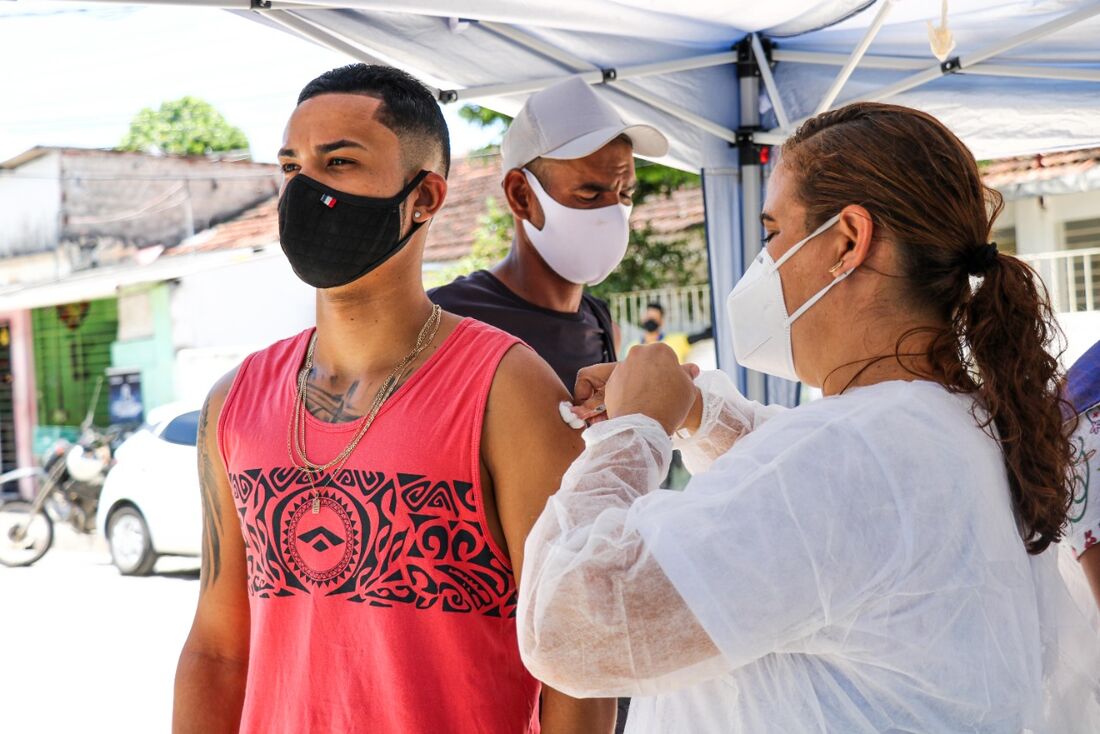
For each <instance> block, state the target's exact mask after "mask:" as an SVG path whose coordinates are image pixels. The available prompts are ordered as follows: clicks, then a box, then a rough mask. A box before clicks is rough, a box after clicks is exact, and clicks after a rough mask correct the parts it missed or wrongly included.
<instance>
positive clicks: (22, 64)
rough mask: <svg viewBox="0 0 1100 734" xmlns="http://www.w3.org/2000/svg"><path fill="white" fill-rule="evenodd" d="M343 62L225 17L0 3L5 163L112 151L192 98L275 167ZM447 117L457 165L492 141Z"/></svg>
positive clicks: (0, 127)
mask: <svg viewBox="0 0 1100 734" xmlns="http://www.w3.org/2000/svg"><path fill="white" fill-rule="evenodd" d="M350 61H351V60H350V59H349V58H347V57H346V56H343V55H341V54H338V53H336V52H334V51H330V50H328V49H326V48H323V47H321V46H317V45H315V44H313V43H311V42H309V41H305V40H302V39H299V38H297V37H294V36H291V35H289V34H287V33H284V32H281V31H278V30H275V29H273V28H270V27H267V26H264V25H261V24H259V23H257V22H255V21H252V20H249V19H248V18H245V17H241V16H238V15H234V14H232V13H229V12H227V11H224V10H216V9H210V8H180V7H137V6H125V5H113V4H82V3H69V2H40V1H38V0H18V1H17V2H9V1H8V0H0V100H2V101H0V161H4V160H7V159H9V158H11V157H13V156H15V155H17V154H19V153H21V152H22V151H24V150H26V149H28V148H31V147H34V146H35V145H66V146H79V147H97V148H102V147H113V146H115V145H117V144H118V143H119V141H121V140H122V137H123V136H124V135H125V133H126V131H127V129H128V128H129V122H130V120H131V118H132V117H133V116H134V115H135V114H136V113H137V112H138V110H140V109H141V108H143V107H154V108H155V107H159V106H160V104H161V102H163V101H165V100H169V99H176V98H179V97H182V96H184V95H188V94H189V95H193V96H196V97H200V98H202V99H205V100H206V101H208V102H210V103H211V104H213V105H214V107H215V108H217V109H218V110H219V111H220V112H221V113H222V114H223V115H224V116H225V118H226V119H227V120H228V121H229V122H230V123H231V124H233V125H236V126H237V127H239V128H241V129H242V130H244V132H245V134H246V135H247V136H248V139H249V141H250V143H251V145H252V154H253V157H254V158H255V159H256V160H261V161H274V160H275V154H276V152H277V151H278V149H279V147H280V145H279V144H280V142H281V141H282V133H283V125H284V124H285V122H286V119H287V117H288V116H289V114H290V112H291V110H292V109H293V107H294V102H295V100H296V99H297V96H298V92H299V90H301V88H302V87H303V86H305V84H306V83H307V82H308V81H309V80H311V79H312V78H314V77H315V76H317V75H318V74H320V73H321V72H323V71H325V70H327V69H330V68H332V67H335V66H340V65H342V64H346V63H349V62H350ZM457 112H458V107H456V106H453V105H448V106H445V107H444V114H445V116H446V118H447V123H448V125H449V126H450V129H451V141H452V148H453V149H454V151H455V154H456V155H460V154H462V153H463V152H466V151H469V150H475V149H477V148H481V147H482V146H484V145H486V144H487V143H489V142H491V141H492V139H493V138H494V137H495V136H496V133H495V132H494V131H486V130H481V129H478V128H476V127H474V126H471V125H469V124H468V123H466V122H465V121H463V120H461V119H460V118H459V117H458V115H457Z"/></svg>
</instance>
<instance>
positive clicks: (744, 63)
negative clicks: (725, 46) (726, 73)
mask: <svg viewBox="0 0 1100 734" xmlns="http://www.w3.org/2000/svg"><path fill="white" fill-rule="evenodd" d="M760 43H761V45H762V46H763V47H764V55H765V56H766V57H767V59H766V60H761V61H760V63H766V64H771V62H772V42H771V41H770V40H769V39H767V38H763V37H761V38H760ZM733 50H734V51H736V52H737V78H738V79H744V78H746V77H752V76H755V77H758V76H760V67H759V66H757V63H758V62H757V58H756V55H755V54H754V53H753V50H752V36H751V35H748V36H745V37H744V38H742V39H741V40H740V41H738V42H737V45H736V46H734V47H733Z"/></svg>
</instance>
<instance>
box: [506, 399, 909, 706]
mask: <svg viewBox="0 0 1100 734" xmlns="http://www.w3.org/2000/svg"><path fill="white" fill-rule="evenodd" d="M772 433H773V434H775V435H773V436H772V437H771V439H770V440H769V441H768V442H766V443H767V446H772V447H775V446H779V447H781V450H780V451H778V452H774V451H772V452H771V453H772V455H771V456H770V457H769V450H768V449H767V448H766V447H764V449H763V450H758V451H741V450H740V449H743V448H747V447H745V446H738V447H736V448H735V449H734V450H733V451H732V452H730V454H729V455H727V456H724V457H722V458H721V459H719V460H718V461H717V462H714V464H713V465H712V467H711V469H710V470H709V471H708V472H706V473H705V474H701V475H696V476H695V477H694V478H693V479H692V481H691V482H690V483H689V484H688V487H687V489H686V490H685V491H684V492H674V491H667V490H660V489H657V487H658V485H659V483H660V481H661V480H662V479H663V477H664V475H665V471H666V469H667V466H668V461H669V457H670V451H671V442H670V440H669V438H668V436H666V435H665V433H664V431H663V429H662V428H661V427H660V425H659V424H658V423H656V422H655V421H653V420H652V419H650V418H646V417H643V416H637V415H632V416H623V417H619V418H615V419H613V420H609V421H605V422H603V423H599V424H597V425H596V426H594V427H592V428H590V429H589V430H588V431H587V432H586V433H585V441H586V444H587V446H586V449H585V451H584V452H583V453H582V454H581V456H580V457H579V458H578V459H577V461H576V462H575V463H574V464H573V466H572V467H571V468H570V469H569V471H568V472H567V473H566V475H565V476H564V477H563V480H562V487H561V489H560V490H559V491H558V492H557V493H556V494H555V495H554V496H552V497H551V498H550V500H549V502H548V503H547V506H546V509H545V510H544V511H543V513H542V515H541V516H540V518H539V519H538V521H537V522H536V524H535V526H534V528H533V529H532V531H531V534H530V535H529V536H528V539H527V542H526V545H525V555H524V564H523V574H522V583H521V586H520V596H519V607H518V612H517V614H518V625H517V626H518V635H519V642H520V649H521V653H522V655H523V659H524V662H525V663H526V664H527V666H528V668H529V669H530V670H531V672H532V674H534V675H535V676H536V677H538V678H539V679H540V680H543V681H545V682H546V683H547V684H549V685H551V686H553V687H554V688H556V689H558V690H561V691H562V692H564V693H566V694H569V695H573V696H623V695H630V696H644V695H655V694H657V693H660V692H664V691H667V690H669V689H670V688H673V687H679V686H682V685H688V684H691V683H694V682H698V681H700V680H704V679H706V678H711V677H714V676H716V675H718V674H721V673H723V672H726V671H729V670H731V669H733V668H735V667H738V666H740V665H744V664H747V663H749V662H751V661H753V660H755V659H758V658H760V657H762V656H764V655H766V654H769V653H771V652H776V651H780V650H784V649H790V646H791V645H792V643H793V642H794V641H796V640H798V639H800V638H804V637H805V636H807V635H809V634H811V633H812V632H813V631H814V630H816V629H819V628H820V627H822V626H824V625H826V624H827V623H828V622H829V621H830V620H831V619H833V618H836V617H837V616H842V615H844V614H846V613H848V611H849V610H850V609H852V608H853V606H854V605H856V604H858V603H859V602H860V600H862V599H863V598H866V596H867V595H868V594H870V593H873V592H874V590H875V588H876V585H877V584H881V583H885V582H886V580H887V578H888V577H889V575H890V573H891V572H892V570H893V569H895V568H896V567H897V565H898V564H897V557H898V547H899V546H900V545H901V544H902V541H901V540H900V538H902V537H903V534H902V533H899V532H898V530H897V526H898V516H897V509H896V507H895V506H894V505H893V503H892V502H890V501H889V500H888V499H887V500H886V501H879V500H876V501H872V502H868V494H867V493H863V492H860V491H852V489H851V485H852V484H853V483H854V484H856V485H859V484H860V483H861V482H864V483H867V484H868V485H870V486H872V487H874V489H875V492H874V493H872V494H876V493H877V494H878V495H882V494H885V495H886V496H887V497H889V494H890V492H889V491H885V492H883V491H882V487H883V486H884V485H883V482H884V477H883V476H882V474H881V469H880V468H879V467H878V465H877V463H876V462H875V461H874V460H873V459H872V460H870V461H868V455H867V452H866V451H865V450H864V449H863V447H861V446H858V445H855V444H854V443H853V442H851V441H849V442H848V445H844V443H845V437H844V435H843V431H837V430H825V431H819V430H812V431H811V433H812V436H811V437H810V438H809V439H800V437H799V432H798V431H795V432H793V433H789V434H784V433H783V432H775V431H772ZM823 435H825V436H827V437H828V440H827V441H825V442H824V443H826V444H827V445H820V444H821V443H822V438H821V436H823ZM757 443H760V442H757ZM821 451H830V452H835V455H837V456H840V457H846V458H843V459H842V463H843V464H845V467H844V468H845V470H846V471H848V475H847V476H844V477H842V478H840V479H838V480H834V481H820V470H819V468H818V467H816V466H811V467H810V470H811V472H812V473H810V474H807V473H806V472H807V464H806V462H807V459H808V458H809V457H810V456H812V455H813V454H814V453H815V452H817V454H818V455H820V452H821ZM736 454H741V455H744V457H745V458H744V460H738V458H737V457H736V456H733V455H736ZM792 456H793V457H795V458H796V459H798V460H797V461H794V462H793V464H794V466H787V463H788V461H789V460H790V458H791V457H792ZM811 464H812V462H811ZM850 528H855V529H856V530H855V531H854V532H853V531H851V530H849V529H850ZM869 558H870V559H873V562H868V559H869ZM780 579H782V582H781V583H779V582H778V580H780Z"/></svg>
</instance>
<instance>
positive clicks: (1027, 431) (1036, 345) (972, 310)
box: [953, 255, 1072, 553]
mask: <svg viewBox="0 0 1100 734" xmlns="http://www.w3.org/2000/svg"><path fill="white" fill-rule="evenodd" d="M953 327H954V332H955V334H954V336H955V337H956V338H958V339H959V341H960V342H961V343H962V344H964V351H963V361H962V363H961V364H960V367H961V368H962V369H963V370H965V371H966V372H967V373H969V375H970V376H971V380H972V381H973V382H974V384H975V387H976V392H977V394H978V397H979V402H980V403H981V405H982V407H983V408H984V411H985V413H986V415H988V418H986V419H985V420H984V421H983V422H982V427H983V428H985V429H986V430H987V431H990V433H991V435H992V436H993V437H994V438H996V439H997V440H998V441H999V442H1000V444H1001V451H1002V452H1003V453H1004V459H1005V465H1006V467H1007V469H1008V483H1009V487H1010V488H1011V490H1012V500H1013V504H1014V505H1015V508H1016V514H1017V519H1018V520H1019V522H1020V525H1021V527H1022V528H1023V529H1024V532H1025V537H1024V542H1025V543H1026V545H1027V549H1028V552H1030V553H1041V552H1042V551H1044V550H1046V548H1047V547H1048V546H1049V545H1050V544H1051V543H1055V542H1057V541H1058V540H1059V539H1060V538H1061V537H1062V529H1063V526H1064V525H1065V522H1066V515H1067V513H1068V511H1069V506H1070V502H1071V500H1072V495H1071V493H1070V488H1069V486H1068V484H1067V481H1066V477H1067V476H1068V474H1067V468H1068V467H1069V466H1070V465H1071V462H1072V455H1071V448H1070V443H1069V437H1068V432H1067V431H1066V430H1065V427H1064V416H1063V411H1062V409H1061V406H1062V395H1061V388H1062V385H1063V375H1062V371H1061V368H1060V366H1059V364H1058V359H1057V358H1056V357H1055V356H1054V355H1053V354H1052V349H1054V348H1056V347H1058V346H1059V344H1058V342H1059V341H1060V337H1061V333H1060V331H1059V330H1058V327H1057V326H1056V322H1055V318H1054V313H1053V310H1052V309H1051V306H1050V300H1049V298H1048V296H1047V292H1046V288H1045V287H1044V286H1043V285H1042V282H1041V281H1040V280H1039V278H1038V275H1037V274H1036V273H1035V271H1034V270H1032V269H1031V268H1030V267H1029V266H1028V265H1027V264H1025V263H1024V262H1022V261H1020V260H1018V259H1016V258H1014V257H1009V256H1005V255H997V256H996V258H995V260H994V261H993V262H992V263H990V265H989V267H988V268H987V269H986V271H985V273H984V277H983V278H982V282H981V283H980V284H979V286H978V288H977V290H975V291H974V293H973V294H972V295H971V296H970V297H969V298H968V299H966V300H965V301H964V302H963V304H962V306H961V307H960V308H959V310H958V313H957V316H956V318H955V320H954V324H953ZM959 377H961V375H960V376H959ZM975 378H976V379H975ZM991 429H992V430H991Z"/></svg>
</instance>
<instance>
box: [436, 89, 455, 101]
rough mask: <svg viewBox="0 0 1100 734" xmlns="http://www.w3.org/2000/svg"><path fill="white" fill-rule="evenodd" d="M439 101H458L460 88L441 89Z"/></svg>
mask: <svg viewBox="0 0 1100 734" xmlns="http://www.w3.org/2000/svg"><path fill="white" fill-rule="evenodd" d="M439 101H440V103H441V104H451V103H453V102H457V101H458V90H455V89H440V90H439Z"/></svg>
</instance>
